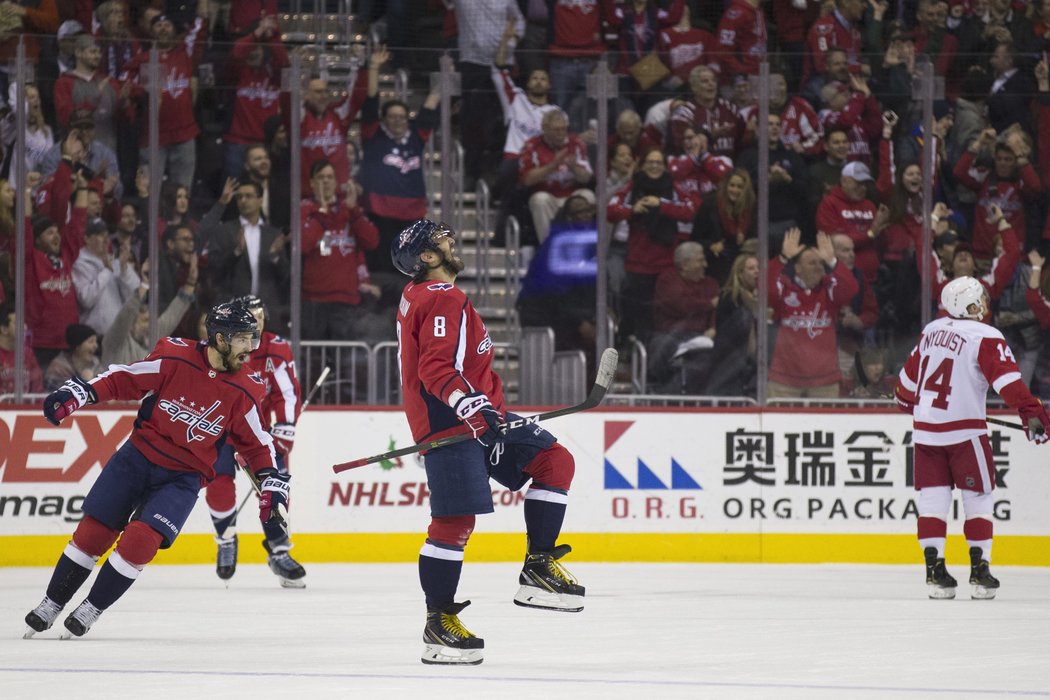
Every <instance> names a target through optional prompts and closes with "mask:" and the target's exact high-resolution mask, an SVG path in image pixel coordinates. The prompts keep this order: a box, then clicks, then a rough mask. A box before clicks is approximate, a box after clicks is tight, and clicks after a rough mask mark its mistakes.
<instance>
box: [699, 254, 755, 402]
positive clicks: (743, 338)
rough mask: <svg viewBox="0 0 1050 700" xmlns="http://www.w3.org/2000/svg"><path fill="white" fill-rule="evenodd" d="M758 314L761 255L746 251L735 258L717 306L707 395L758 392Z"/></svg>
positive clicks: (744, 394) (750, 393) (738, 394)
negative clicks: (756, 356)
mask: <svg viewBox="0 0 1050 700" xmlns="http://www.w3.org/2000/svg"><path fill="white" fill-rule="evenodd" d="M757 313H758V258H757V257H756V256H755V255H754V253H752V252H747V253H743V254H741V255H738V256H737V257H736V259H735V260H733V264H732V266H731V267H730V269H729V274H728V278H727V279H726V282H725V285H724V286H723V287H722V294H721V296H719V298H718V306H717V307H716V309H715V330H716V331H717V332H716V333H715V347H714V349H713V351H712V358H713V359H712V361H711V374H710V379H709V380H708V383H707V391H706V392H705V393H706V394H708V395H710V396H754V395H755V373H756V369H757V366H756V364H755V351H756V349H757V327H756V324H755V319H756V315H757ZM741 350H743V352H741Z"/></svg>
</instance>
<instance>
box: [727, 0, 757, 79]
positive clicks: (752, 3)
mask: <svg viewBox="0 0 1050 700" xmlns="http://www.w3.org/2000/svg"><path fill="white" fill-rule="evenodd" d="M761 5H762V0H730V2H729V5H728V6H727V7H726V11H725V13H724V14H723V15H722V19H721V21H719V23H718V62H719V64H720V66H721V68H722V78H723V82H725V81H726V80H728V79H729V78H731V77H734V76H737V75H758V66H759V64H761V63H762V61H763V60H764V59H765V57H766V43H767V41H768V35H767V31H766V16H765V13H764V12H763V11H762V10H761V9H760V8H761Z"/></svg>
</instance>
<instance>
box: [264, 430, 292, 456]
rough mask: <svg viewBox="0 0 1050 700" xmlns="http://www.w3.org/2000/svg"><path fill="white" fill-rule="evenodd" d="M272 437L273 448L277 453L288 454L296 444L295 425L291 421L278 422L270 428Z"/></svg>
mask: <svg viewBox="0 0 1050 700" xmlns="http://www.w3.org/2000/svg"><path fill="white" fill-rule="evenodd" d="M270 437H272V438H273V448H274V449H275V450H277V454H279V455H284V456H287V455H288V454H289V453H291V451H292V446H293V445H294V444H295V426H294V425H292V424H291V423H278V424H277V425H275V426H273V427H272V428H270Z"/></svg>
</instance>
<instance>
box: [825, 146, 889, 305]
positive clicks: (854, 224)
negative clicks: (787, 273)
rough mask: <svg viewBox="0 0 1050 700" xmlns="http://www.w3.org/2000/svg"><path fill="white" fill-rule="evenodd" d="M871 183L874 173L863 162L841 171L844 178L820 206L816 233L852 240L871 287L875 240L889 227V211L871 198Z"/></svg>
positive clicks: (874, 271)
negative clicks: (869, 188)
mask: <svg viewBox="0 0 1050 700" xmlns="http://www.w3.org/2000/svg"><path fill="white" fill-rule="evenodd" d="M871 180H872V177H871V171H869V170H868V166H866V165H864V164H863V163H857V162H853V163H846V165H845V166H843V168H842V179H841V181H840V183H839V184H838V185H836V186H835V187H833V188H831V192H829V193H828V194H827V195H825V196H824V198H823V199H822V200H820V206H818V207H817V230H818V231H823V232H825V233H827V234H828V235H831V234H835V233H843V234H845V235H847V236H849V237H850V239H851V240H852V241H853V246H854V248H855V249H856V252H857V268H858V269H860V271H861V272H863V273H864V279H865V280H866V281H867V282H868V283H869V284H874V283H875V275H876V274H877V273H878V271H879V254H878V251H877V249H876V247H875V239H876V237H877V236H878V235H879V234H880V233H882V230H883V229H884V228H885V227H886V224H887V217H888V216H889V211H888V210H887V209H886V208H885V207H882V210H881V211H882V213H881V215H879V216H878V217H877V216H876V213H877V212H878V211H880V210H879V209H877V208H876V207H875V204H874V203H873V202H872V201H871V200H869V199H868V191H867V188H866V186H865V183H866V182H870V181H871Z"/></svg>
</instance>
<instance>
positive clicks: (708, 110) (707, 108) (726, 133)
mask: <svg viewBox="0 0 1050 700" xmlns="http://www.w3.org/2000/svg"><path fill="white" fill-rule="evenodd" d="M689 89H690V90H691V91H692V99H691V100H689V101H688V102H686V103H684V104H682V105H679V106H678V108H677V109H675V110H674V112H673V113H672V114H671V143H672V144H673V150H675V151H681V150H682V147H683V145H684V141H685V129H686V127H689V126H691V127H692V128H693V130H694V131H696V132H697V133H699V132H700V131H707V132H708V133H709V134H711V137H712V139H713V141H712V143H711V152H712V153H714V154H715V155H720V156H728V157H730V158H732V157H733V156H735V155H736V152H737V151H738V150H739V149H740V145H741V140H742V139H743V136H744V121H743V120H742V119H741V118H740V115H739V114H737V111H736V107H734V106H733V105H732V104H731V103H730V102H729V101H728V100H726V99H725V98H723V97H719V96H718V75H717V74H716V73H715V72H714V70H713V69H712V68H711V67H710V66H697V67H696V68H694V69H693V71H692V72H691V73H690V74H689Z"/></svg>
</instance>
